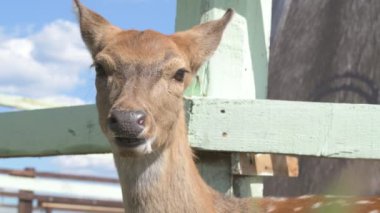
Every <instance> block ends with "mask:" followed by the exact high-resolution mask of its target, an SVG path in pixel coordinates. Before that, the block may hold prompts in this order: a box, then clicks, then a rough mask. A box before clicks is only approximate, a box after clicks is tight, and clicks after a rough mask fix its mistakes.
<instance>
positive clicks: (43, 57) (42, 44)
mask: <svg viewBox="0 0 380 213" xmlns="http://www.w3.org/2000/svg"><path fill="white" fill-rule="evenodd" d="M5 32H6V31H5V30H4V29H3V28H1V26H0V93H6V94H12V95H21V96H27V97H33V98H47V99H49V98H50V99H62V98H63V99H65V101H66V102H67V101H70V100H73V103H83V101H81V100H80V99H79V97H69V96H68V95H67V94H68V93H69V92H72V91H73V90H75V89H76V87H79V86H81V85H84V84H85V80H83V79H80V76H81V74H83V73H84V72H88V70H89V66H90V64H91V58H90V55H89V53H88V52H87V50H86V48H85V46H84V44H83V42H82V40H81V38H80V34H79V27H78V25H77V24H75V23H73V22H70V21H65V20H57V21H54V22H52V23H49V24H47V25H46V26H44V27H43V28H42V29H41V30H40V31H38V32H34V33H31V34H29V35H28V36H25V37H12V36H10V35H11V34H12V33H8V34H6V33H5ZM57 97H58V98H57Z"/></svg>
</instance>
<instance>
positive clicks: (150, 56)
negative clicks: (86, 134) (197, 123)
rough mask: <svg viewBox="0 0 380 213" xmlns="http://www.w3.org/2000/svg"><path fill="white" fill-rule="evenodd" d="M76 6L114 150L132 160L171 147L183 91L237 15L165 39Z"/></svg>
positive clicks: (103, 125) (103, 123)
mask: <svg viewBox="0 0 380 213" xmlns="http://www.w3.org/2000/svg"><path fill="white" fill-rule="evenodd" d="M75 5H76V7H77V9H78V16H79V22H80V29H81V33H82V37H83V40H84V41H85V43H86V45H87V47H88V49H89V50H90V52H91V55H92V58H93V61H94V67H95V70H96V89H97V95H96V103H97V108H98V112H99V121H100V125H101V128H102V131H103V133H104V134H105V135H106V136H107V137H108V139H109V141H110V143H111V147H112V149H113V151H114V152H117V153H119V154H120V155H121V156H125V157H127V156H138V155H144V154H149V153H151V152H152V151H154V150H158V149H162V148H164V147H166V146H170V144H168V141H172V140H170V137H172V135H171V134H169V132H170V130H171V129H172V128H173V127H175V126H176V123H177V120H178V117H179V116H181V115H180V114H181V113H183V101H182V95H183V92H184V90H185V89H186V87H187V86H188V85H189V84H190V83H191V80H192V77H193V76H194V75H195V74H196V72H197V70H198V68H199V67H200V66H201V65H202V63H203V62H204V61H205V60H207V59H208V58H209V57H210V56H211V55H212V53H213V52H214V51H215V50H216V48H217V46H218V44H219V42H220V40H221V37H222V34H223V31H224V29H225V27H226V25H227V24H228V22H229V21H230V20H231V18H232V15H233V11H232V10H228V11H227V12H226V14H225V15H224V16H223V17H222V18H221V19H219V20H216V21H211V22H208V23H205V24H201V25H198V26H195V27H193V28H192V29H190V30H187V31H184V32H178V33H175V34H173V35H163V34H161V33H158V32H155V31H151V30H147V31H136V30H122V29H120V28H118V27H116V26H113V25H112V24H110V23H109V22H108V21H107V20H106V19H104V18H103V17H102V16H100V15H98V14H97V13H95V12H93V11H91V10H89V9H88V8H86V7H85V6H83V5H82V4H81V3H80V2H79V1H78V0H75Z"/></svg>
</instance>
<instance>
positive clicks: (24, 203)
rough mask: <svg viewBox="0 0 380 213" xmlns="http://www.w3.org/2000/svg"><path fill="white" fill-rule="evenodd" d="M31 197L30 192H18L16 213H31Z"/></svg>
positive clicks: (32, 194) (32, 195)
mask: <svg viewBox="0 0 380 213" xmlns="http://www.w3.org/2000/svg"><path fill="white" fill-rule="evenodd" d="M33 197H34V193H33V192H32V191H24V190H21V191H20V192H19V203H18V213H32V212H33Z"/></svg>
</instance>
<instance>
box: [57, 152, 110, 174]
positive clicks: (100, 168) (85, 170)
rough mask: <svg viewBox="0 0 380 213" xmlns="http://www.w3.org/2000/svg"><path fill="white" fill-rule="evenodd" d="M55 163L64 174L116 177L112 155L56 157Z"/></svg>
mask: <svg viewBox="0 0 380 213" xmlns="http://www.w3.org/2000/svg"><path fill="white" fill-rule="evenodd" d="M55 163H56V164H57V166H58V167H60V168H61V172H64V173H71V174H72V173H77V174H87V175H96V176H111V177H116V169H115V165H114V160H113V155H112V154H90V155H73V156H58V157H57V158H56V159H55Z"/></svg>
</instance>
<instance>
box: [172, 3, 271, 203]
mask: <svg viewBox="0 0 380 213" xmlns="http://www.w3.org/2000/svg"><path fill="white" fill-rule="evenodd" d="M271 2H272V1H271V0H270V1H268V0H266V1H261V0H232V1H231V0H207V1H204V0H194V1H191V2H190V1H186V0H178V1H177V19H176V25H177V26H176V29H177V30H185V29H187V28H190V27H192V26H193V25H196V24H198V23H199V22H206V21H210V20H213V19H216V18H219V17H221V16H222V15H223V10H221V9H226V8H233V9H234V10H235V11H236V15H235V17H234V19H233V20H232V22H231V24H230V25H229V26H228V28H227V29H226V31H225V33H224V36H223V39H222V41H221V44H220V46H219V48H218V50H217V51H216V52H215V54H214V56H213V57H212V58H211V59H210V60H209V62H207V63H206V64H205V65H204V66H203V67H202V68H201V69H200V70H199V71H198V75H197V77H196V78H195V80H194V83H193V84H192V86H190V88H189V89H188V90H187V92H186V95H187V96H207V97H212V98H230V99H234V98H244V99H255V98H256V97H258V98H265V97H266V87H267V84H266V82H267V69H268V48H269V38H270V22H271V21H270V11H271ZM262 3H263V4H262ZM217 8H218V9H217ZM263 14H265V16H266V19H265V18H263ZM200 17H202V18H200ZM237 155H238V154H232V156H231V157H232V159H236V156H237ZM231 163H232V164H234V163H236V162H234V161H233V160H232V161H231ZM231 168H232V167H231ZM233 178H234V181H233V182H234V183H233V184H234V189H233V190H234V191H235V192H236V193H235V195H237V196H253V195H256V196H257V195H259V196H262V185H260V182H261V178H253V177H243V176H236V177H235V176H233ZM235 178H236V180H235ZM226 181H227V180H226Z"/></svg>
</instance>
